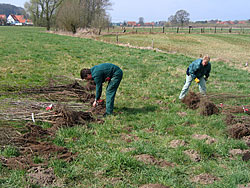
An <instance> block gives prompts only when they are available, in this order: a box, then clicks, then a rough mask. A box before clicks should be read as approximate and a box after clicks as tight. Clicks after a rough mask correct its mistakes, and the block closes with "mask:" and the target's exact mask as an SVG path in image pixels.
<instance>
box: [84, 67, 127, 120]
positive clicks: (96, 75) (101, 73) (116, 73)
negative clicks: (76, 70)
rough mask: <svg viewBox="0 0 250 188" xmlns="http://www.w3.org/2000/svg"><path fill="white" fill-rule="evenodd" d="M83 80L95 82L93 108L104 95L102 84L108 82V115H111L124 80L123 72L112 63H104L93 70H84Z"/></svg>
mask: <svg viewBox="0 0 250 188" xmlns="http://www.w3.org/2000/svg"><path fill="white" fill-rule="evenodd" d="M80 75H81V78H82V79H85V80H94V82H95V84H96V96H95V101H94V103H93V106H94V107H96V106H97V105H98V102H99V101H100V98H101V95H102V83H104V82H106V81H107V82H108V86H107V88H106V113H105V114H104V116H106V115H111V114H112V113H113V109H114V101H115V94H116V91H117V88H118V87H119V85H120V82H121V80H122V76H123V72H122V70H121V69H120V68H119V67H118V66H116V65H114V64H111V63H102V64H99V65H96V66H94V67H92V68H91V69H82V70H81V72H80Z"/></svg>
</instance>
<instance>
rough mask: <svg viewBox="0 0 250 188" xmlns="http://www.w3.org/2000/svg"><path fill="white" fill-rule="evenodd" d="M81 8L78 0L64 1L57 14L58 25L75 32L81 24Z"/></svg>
mask: <svg viewBox="0 0 250 188" xmlns="http://www.w3.org/2000/svg"><path fill="white" fill-rule="evenodd" d="M80 10H81V9H80V6H79V1H78V0H70V1H64V2H63V4H62V6H60V8H59V10H58V12H57V16H56V17H57V18H56V23H57V25H58V27H59V28H63V29H65V30H67V31H72V33H74V34H75V33H76V29H77V28H78V27H79V26H80Z"/></svg>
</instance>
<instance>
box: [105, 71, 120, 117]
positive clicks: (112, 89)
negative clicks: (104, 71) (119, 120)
mask: <svg viewBox="0 0 250 188" xmlns="http://www.w3.org/2000/svg"><path fill="white" fill-rule="evenodd" d="M122 75H123V72H122V70H121V69H119V70H117V71H116V72H115V73H114V75H113V77H112V78H111V80H110V82H109V84H108V86H107V89H106V113H107V114H112V113H113V109H114V102H115V94H116V91H117V88H118V87H119V85H120V82H121V80H122Z"/></svg>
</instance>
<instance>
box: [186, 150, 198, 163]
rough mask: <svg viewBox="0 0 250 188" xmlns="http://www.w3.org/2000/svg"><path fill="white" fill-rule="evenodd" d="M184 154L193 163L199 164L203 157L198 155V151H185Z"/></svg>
mask: <svg viewBox="0 0 250 188" xmlns="http://www.w3.org/2000/svg"><path fill="white" fill-rule="evenodd" d="M184 153H185V154H186V155H187V156H189V158H190V160H191V161H194V162H199V161H200V160H201V157H200V155H199V154H198V152H197V151H195V150H193V149H190V150H186V151H184Z"/></svg>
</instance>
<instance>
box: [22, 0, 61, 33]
mask: <svg viewBox="0 0 250 188" xmlns="http://www.w3.org/2000/svg"><path fill="white" fill-rule="evenodd" d="M62 2H63V0H30V1H29V2H26V3H25V9H26V12H28V14H29V15H31V18H32V20H33V23H34V24H35V25H38V26H46V27H47V30H50V27H51V23H52V22H53V16H54V15H55V11H56V9H57V8H58V6H59V5H60V4H61V3H62Z"/></svg>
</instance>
